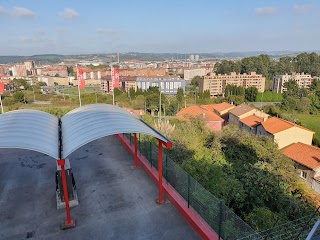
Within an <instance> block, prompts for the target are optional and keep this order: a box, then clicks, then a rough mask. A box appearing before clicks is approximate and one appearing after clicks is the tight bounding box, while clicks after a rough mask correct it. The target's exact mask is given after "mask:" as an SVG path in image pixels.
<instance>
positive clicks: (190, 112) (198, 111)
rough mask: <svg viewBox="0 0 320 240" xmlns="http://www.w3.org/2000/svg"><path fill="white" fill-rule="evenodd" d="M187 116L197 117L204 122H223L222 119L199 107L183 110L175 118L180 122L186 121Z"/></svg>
mask: <svg viewBox="0 0 320 240" xmlns="http://www.w3.org/2000/svg"><path fill="white" fill-rule="evenodd" d="M188 116H193V117H198V116H199V117H202V118H203V119H204V120H206V121H223V119H222V118H221V117H219V116H218V115H217V114H215V113H214V112H212V111H208V110H207V109H206V108H202V107H200V106H191V107H187V108H183V109H181V110H180V111H179V112H178V113H177V117H178V118H180V119H181V120H187V118H188Z"/></svg>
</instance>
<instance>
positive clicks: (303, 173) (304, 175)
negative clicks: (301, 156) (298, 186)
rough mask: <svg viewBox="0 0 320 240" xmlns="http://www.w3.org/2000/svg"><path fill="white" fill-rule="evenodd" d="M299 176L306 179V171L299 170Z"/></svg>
mask: <svg viewBox="0 0 320 240" xmlns="http://www.w3.org/2000/svg"><path fill="white" fill-rule="evenodd" d="M300 176H301V178H303V179H306V178H307V172H305V171H301V175H300Z"/></svg>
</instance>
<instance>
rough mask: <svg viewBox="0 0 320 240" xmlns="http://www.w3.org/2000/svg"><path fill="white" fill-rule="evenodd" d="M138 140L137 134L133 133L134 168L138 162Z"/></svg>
mask: <svg viewBox="0 0 320 240" xmlns="http://www.w3.org/2000/svg"><path fill="white" fill-rule="evenodd" d="M138 160H139V159H138V140H137V134H136V133H134V168H138V166H139V162H138Z"/></svg>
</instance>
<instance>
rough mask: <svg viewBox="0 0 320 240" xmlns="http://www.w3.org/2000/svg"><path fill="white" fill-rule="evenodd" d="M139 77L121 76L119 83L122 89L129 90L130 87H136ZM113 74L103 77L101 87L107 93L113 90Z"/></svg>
mask: <svg viewBox="0 0 320 240" xmlns="http://www.w3.org/2000/svg"><path fill="white" fill-rule="evenodd" d="M136 81H137V77H133V76H119V85H120V88H121V90H122V91H124V92H128V91H129V90H130V88H134V89H136ZM111 82H112V81H111V76H110V75H107V76H105V77H102V78H101V85H100V89H101V90H102V91H104V92H106V93H110V92H111Z"/></svg>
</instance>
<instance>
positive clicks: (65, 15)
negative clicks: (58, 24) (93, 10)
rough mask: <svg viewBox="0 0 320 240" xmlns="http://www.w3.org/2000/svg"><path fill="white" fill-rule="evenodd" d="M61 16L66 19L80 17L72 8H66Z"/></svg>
mask: <svg viewBox="0 0 320 240" xmlns="http://www.w3.org/2000/svg"><path fill="white" fill-rule="evenodd" d="M60 16H61V17H63V18H66V19H74V18H77V17H80V14H79V13H78V12H76V11H75V10H73V9H71V8H65V9H64V10H63V11H62V12H60Z"/></svg>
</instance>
